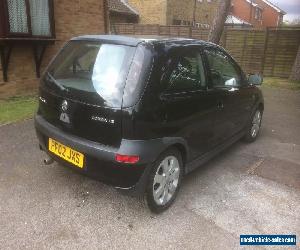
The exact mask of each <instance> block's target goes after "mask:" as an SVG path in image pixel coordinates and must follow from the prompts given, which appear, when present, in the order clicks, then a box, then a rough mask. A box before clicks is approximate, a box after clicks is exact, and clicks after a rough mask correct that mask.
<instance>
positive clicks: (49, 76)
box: [47, 72, 69, 92]
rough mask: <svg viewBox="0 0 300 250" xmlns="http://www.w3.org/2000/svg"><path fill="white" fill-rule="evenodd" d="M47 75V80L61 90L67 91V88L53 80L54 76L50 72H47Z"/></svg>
mask: <svg viewBox="0 0 300 250" xmlns="http://www.w3.org/2000/svg"><path fill="white" fill-rule="evenodd" d="M47 77H48V79H47V80H48V81H50V82H51V83H53V84H55V85H56V86H57V87H58V88H59V89H60V90H61V91H66V92H69V90H68V89H67V88H66V87H64V86H63V85H62V84H61V83H59V82H58V81H57V80H55V78H54V77H53V76H52V75H51V74H50V72H47Z"/></svg>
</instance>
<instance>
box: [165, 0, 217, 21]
mask: <svg viewBox="0 0 300 250" xmlns="http://www.w3.org/2000/svg"><path fill="white" fill-rule="evenodd" d="M194 6H195V0H168V6H167V9H168V11H167V25H171V24H173V20H174V19H176V20H183V21H190V22H191V23H192V22H193V18H194ZM218 6H219V1H218V0H211V1H207V0H202V2H200V1H196V11H195V20H196V23H201V24H208V25H211V24H212V22H213V20H214V17H215V13H216V10H217V8H218Z"/></svg>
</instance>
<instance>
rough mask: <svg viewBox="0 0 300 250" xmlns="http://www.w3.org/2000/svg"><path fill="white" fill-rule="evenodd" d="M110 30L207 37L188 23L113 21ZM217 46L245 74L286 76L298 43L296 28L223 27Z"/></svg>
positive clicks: (204, 38)
mask: <svg viewBox="0 0 300 250" xmlns="http://www.w3.org/2000/svg"><path fill="white" fill-rule="evenodd" d="M113 31H114V33H116V34H123V35H160V36H170V37H187V38H194V39H199V40H207V39H208V34H209V30H208V29H204V28H196V27H190V26H175V25H170V26H162V25H143V24H127V23H126V24H115V25H114V28H113ZM221 45H222V46H223V47H224V48H226V50H227V51H229V53H230V54H231V55H232V56H233V57H234V58H235V59H236V60H237V61H238V62H239V64H240V65H241V66H242V68H243V69H244V70H245V71H246V72H248V73H250V72H251V73H254V72H261V73H263V74H264V75H265V76H275V77H289V75H290V72H291V70H292V66H293V63H294V60H295V58H296V54H297V51H298V47H299V45H300V28H268V29H266V30H256V29H234V28H226V29H225V30H224V33H223V36H222V39H221Z"/></svg>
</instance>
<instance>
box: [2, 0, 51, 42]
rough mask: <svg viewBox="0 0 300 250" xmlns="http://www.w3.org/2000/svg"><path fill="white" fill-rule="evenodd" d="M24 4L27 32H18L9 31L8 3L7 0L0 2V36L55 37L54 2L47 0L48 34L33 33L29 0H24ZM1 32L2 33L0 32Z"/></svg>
mask: <svg viewBox="0 0 300 250" xmlns="http://www.w3.org/2000/svg"><path fill="white" fill-rule="evenodd" d="M24 1H25V5H26V16H27V27H28V32H27V33H20V32H11V31H10V23H9V12H8V3H7V0H3V1H2V6H1V3H0V16H1V15H2V20H0V21H2V22H1V23H2V24H0V26H1V27H0V31H2V32H0V37H5V38H24V39H26V38H40V39H53V38H55V23H54V3H53V0H48V8H49V24H50V35H49V36H43V35H33V34H32V28H31V26H32V25H31V13H30V3H29V0H24ZM1 33H2V34H1Z"/></svg>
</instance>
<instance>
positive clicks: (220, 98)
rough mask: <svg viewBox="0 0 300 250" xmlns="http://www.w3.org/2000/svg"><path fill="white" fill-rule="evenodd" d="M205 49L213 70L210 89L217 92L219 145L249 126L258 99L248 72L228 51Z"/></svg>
mask: <svg viewBox="0 0 300 250" xmlns="http://www.w3.org/2000/svg"><path fill="white" fill-rule="evenodd" d="M204 51H205V55H206V58H207V65H208V67H209V72H210V76H209V90H210V91H211V92H213V93H215V96H217V106H218V109H217V115H216V119H215V124H214V144H215V145H218V144H220V143H222V142H224V141H225V140H227V139H229V138H230V137H232V136H234V135H235V134H237V133H239V132H240V131H241V130H242V129H243V128H244V127H245V124H246V122H247V119H248V118H249V115H250V111H251V106H252V103H253V101H254V100H253V99H252V98H253V97H252V96H251V95H249V91H248V85H247V84H246V82H247V81H246V79H245V77H244V74H243V73H242V71H241V70H240V68H239V66H238V65H237V64H236V63H235V62H234V60H233V59H232V58H231V57H230V56H229V55H228V54H227V53H226V52H225V51H223V50H222V49H220V48H217V47H207V48H205V50H204Z"/></svg>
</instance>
